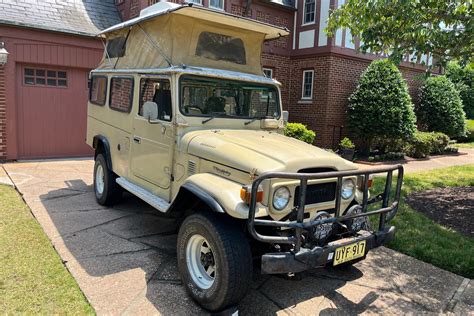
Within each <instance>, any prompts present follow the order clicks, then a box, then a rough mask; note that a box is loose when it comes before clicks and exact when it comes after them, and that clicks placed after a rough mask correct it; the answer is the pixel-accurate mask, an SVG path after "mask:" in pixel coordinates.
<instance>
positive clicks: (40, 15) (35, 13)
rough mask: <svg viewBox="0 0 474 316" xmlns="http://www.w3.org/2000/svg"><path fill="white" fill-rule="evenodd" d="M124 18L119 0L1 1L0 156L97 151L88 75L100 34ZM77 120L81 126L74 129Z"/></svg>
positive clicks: (96, 60)
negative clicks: (89, 141) (90, 124)
mask: <svg viewBox="0 0 474 316" xmlns="http://www.w3.org/2000/svg"><path fill="white" fill-rule="evenodd" d="M116 23H120V16H119V14H118V11H117V9H116V8H115V4H114V0H87V1H76V0H61V1H54V0H52V1H51V0H33V1H31V0H29V1H25V0H11V1H0V42H2V43H4V47H5V49H6V50H7V51H8V53H9V54H8V61H7V63H6V64H5V65H0V161H1V160H12V159H30V158H45V157H65V156H68V157H74V156H85V155H90V154H91V151H90V149H89V148H88V146H87V145H86V144H85V141H84V138H85V136H84V135H85V128H86V117H87V113H86V111H87V106H86V105H87V98H88V87H87V81H88V73H89V71H90V70H91V69H94V68H95V67H96V66H97V64H98V63H99V62H100V60H101V58H102V52H103V45H102V42H101V40H99V39H98V38H96V37H95V36H96V34H97V33H98V32H99V31H100V30H102V29H104V28H106V27H109V26H111V25H114V24H116ZM71 126H74V127H76V128H71Z"/></svg>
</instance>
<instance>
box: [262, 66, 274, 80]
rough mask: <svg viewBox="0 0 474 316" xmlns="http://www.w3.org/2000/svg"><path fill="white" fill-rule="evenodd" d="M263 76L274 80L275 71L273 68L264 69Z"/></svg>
mask: <svg viewBox="0 0 474 316" xmlns="http://www.w3.org/2000/svg"><path fill="white" fill-rule="evenodd" d="M263 74H264V75H265V77H267V78H273V69H271V68H263Z"/></svg>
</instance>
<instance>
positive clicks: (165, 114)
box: [138, 78, 172, 121]
mask: <svg viewBox="0 0 474 316" xmlns="http://www.w3.org/2000/svg"><path fill="white" fill-rule="evenodd" d="M148 101H152V102H155V103H156V104H157V105H158V119H160V120H162V121H171V118H172V106H171V88H170V82H169V80H166V79H154V78H142V79H141V80H140V103H139V107H138V115H140V116H143V104H144V103H145V102H148Z"/></svg>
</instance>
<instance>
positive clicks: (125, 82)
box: [109, 77, 133, 113]
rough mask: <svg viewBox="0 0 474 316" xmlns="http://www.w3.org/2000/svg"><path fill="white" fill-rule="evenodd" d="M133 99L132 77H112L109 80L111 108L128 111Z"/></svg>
mask: <svg viewBox="0 0 474 316" xmlns="http://www.w3.org/2000/svg"><path fill="white" fill-rule="evenodd" d="M132 100H133V78H124V77H113V78H112V79H111V80H110V101H109V106H110V108H111V109H113V110H116V111H120V112H126V113H130V111H131V109H132Z"/></svg>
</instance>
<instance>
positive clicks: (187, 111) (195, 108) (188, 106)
mask: <svg viewBox="0 0 474 316" xmlns="http://www.w3.org/2000/svg"><path fill="white" fill-rule="evenodd" d="M184 108H185V110H186V113H189V109H192V110H196V111H199V113H201V114H202V110H201V108H200V107H198V106H195V105H187V106H185V107H184Z"/></svg>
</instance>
